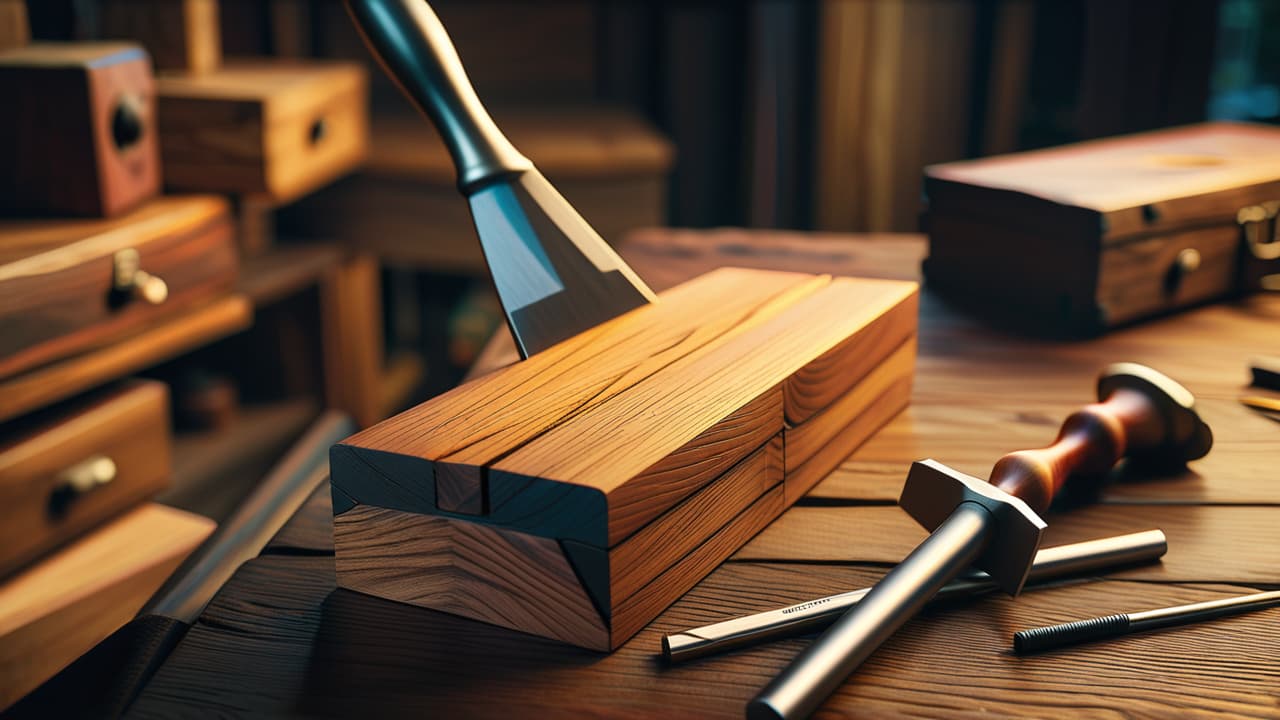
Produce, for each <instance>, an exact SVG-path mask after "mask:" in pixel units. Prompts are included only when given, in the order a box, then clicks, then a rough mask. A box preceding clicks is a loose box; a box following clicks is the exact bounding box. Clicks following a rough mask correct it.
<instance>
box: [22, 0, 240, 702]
mask: <svg viewBox="0 0 1280 720" xmlns="http://www.w3.org/2000/svg"><path fill="white" fill-rule="evenodd" d="M4 19H5V20H6V21H7V20H9V19H11V18H10V17H6V18H4ZM20 40H21V38H19V41H20ZM0 93H3V94H4V96H5V97H8V98H10V99H12V100H13V102H12V103H11V105H12V110H11V111H10V112H6V113H4V114H3V117H0V136H2V137H0V165H3V166H4V167H5V169H6V174H5V175H4V176H3V177H2V179H0V183H3V187H0V210H2V211H3V214H4V215H7V216H8V217H6V218H4V219H0V422H3V432H0V515H3V518H0V520H2V522H0V526H2V527H3V528H5V530H4V532H3V533H0V535H3V537H0V580H2V582H0V677H4V678H5V682H4V683H3V684H0V709H3V708H4V707H5V706H7V705H9V704H10V703H11V702H13V701H14V700H16V699H17V698H19V697H21V695H22V694H23V693H25V692H26V691H28V690H30V689H31V688H33V687H35V686H36V685H37V684H39V683H40V682H41V681H43V680H44V679H45V678H47V677H48V676H50V675H52V674H53V673H54V672H56V671H57V670H59V669H60V668H61V667H62V666H63V665H65V664H66V663H68V662H70V661H71V660H73V659H74V658H75V657H76V656H78V655H79V654H80V653H82V652H83V651H84V650H86V649H88V648H89V647H91V646H92V645H93V644H94V643H96V642H97V641H98V640H100V639H102V638H103V637H105V636H106V635H107V634H108V633H110V632H111V631H112V630H114V629H115V628H116V627H117V626H119V625H120V624H121V623H123V622H124V621H125V620H127V619H128V618H129V617H131V616H132V614H133V613H134V612H136V610H137V609H138V607H139V606H141V604H142V603H143V602H144V601H145V600H146V598H147V597H148V596H149V595H150V594H151V593H152V592H153V591H154V590H155V588H156V587H157V586H158V585H159V583H160V582H161V581H162V580H163V579H164V577H165V576H166V575H167V574H168V573H169V572H170V571H172V569H173V568H174V567H176V565H177V564H178V563H179V562H181V560H182V559H183V557H185V556H186V554H187V553H188V552H190V551H191V550H192V549H193V548H194V547H195V546H196V545H197V544H199V542H200V541H201V540H203V539H204V537H205V536H206V535H208V533H209V532H210V531H211V529H212V525H213V524H212V522H211V521H209V520H206V519H204V518H200V517H197V516H194V515H191V514H188V513H184V512H181V511H177V510H170V509H167V508H161V507H160V506H158V505H154V504H149V503H146V500H147V499H148V498H150V497H152V496H153V495H155V494H156V493H157V492H159V491H161V490H162V489H163V488H165V487H166V486H167V485H168V483H169V480H170V471H171V435H170V430H169V393H168V389H167V387H166V386H165V385H163V384H162V383H158V382H155V381H138V380H134V381H125V382H122V383H117V384H114V385H112V384H109V383H111V382H112V381H115V380H117V379H118V378H119V377H121V376H122V375H125V374H128V373H130V372H133V371H135V370H138V369H141V368H143V367H145V366H147V365H148V364H153V363H155V362H158V361H159V360H162V359H164V358H166V357H169V356H171V355H173V354H177V353H179V352H181V351H183V350H186V349H190V348H191V347H192V346H193V345H195V344H197V343H199V342H203V341H207V340H208V339H209V338H210V337H214V336H217V335H219V334H225V333H227V332H230V331H232V330H235V329H238V328H241V327H243V326H244V325H245V324H246V323H247V322H248V308H247V305H246V304H245V303H243V302H242V301H237V300H236V299H235V298H233V297H230V296H229V295H228V293H229V291H230V289H231V287H232V285H233V283H234V282H235V277H236V248H235V244H234V240H233V237H232V233H231V223H230V213H229V209H228V206H227V203H226V202H225V201H224V200H222V199H221V198H216V197H208V196H187V197H156V195H157V193H158V192H159V189H160V183H161V177H160V176H161V169H160V163H159V155H158V136H157V133H156V123H155V102H154V94H155V91H154V84H153V79H152V74H151V68H150V60H149V58H148V56H147V54H146V53H145V52H144V51H143V50H142V48H140V47H138V46H137V45H133V44H128V43H36V44H30V45H25V44H23V45H20V46H19V47H13V48H10V49H7V50H2V51H0ZM68 216H72V217H68ZM104 386H105V387H104ZM86 391H90V392H89V393H88V394H85V395H81V393H85V392H86ZM144 538H145V541H143V539H144Z"/></svg>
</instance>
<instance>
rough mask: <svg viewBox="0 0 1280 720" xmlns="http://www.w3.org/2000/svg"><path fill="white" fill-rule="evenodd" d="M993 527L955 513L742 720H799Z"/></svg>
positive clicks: (975, 509)
mask: <svg viewBox="0 0 1280 720" xmlns="http://www.w3.org/2000/svg"><path fill="white" fill-rule="evenodd" d="M994 524H995V518H994V517H993V516H992V515H991V513H990V511H988V510H987V509H986V508H984V507H982V506H981V505H978V504H977V503H974V502H962V503H960V504H959V505H957V506H956V509H955V510H954V511H953V512H952V513H951V515H950V516H949V517H948V518H947V520H946V521H944V522H943V523H942V525H940V526H939V527H938V529H937V530H934V532H933V534H932V535H930V536H929V538H928V539H927V540H925V541H924V542H923V543H921V544H920V546H919V547H917V548H916V549H915V550H913V551H912V552H911V554H910V555H908V556H907V558H906V559H905V560H903V561H902V563H901V564H899V565H898V566H897V567H895V568H894V569H893V570H890V571H889V573H888V574H887V575H885V576H884V579H882V580H881V581H880V582H879V583H877V584H876V586H875V587H874V588H872V589H871V591H870V592H868V593H867V594H866V597H864V598H862V601H861V602H859V603H858V604H857V605H855V606H854V607H853V608H852V609H851V610H849V611H848V612H847V613H845V614H844V616H843V617H841V618H840V619H839V620H837V621H836V622H835V624H833V625H832V626H831V627H830V628H829V629H828V630H827V631H826V632H825V633H823V634H822V636H821V637H819V638H818V639H817V640H816V641H814V643H813V644H812V645H810V646H809V647H808V648H806V649H805V651H804V652H802V653H800V655H799V657H797V658H796V659H795V661H794V662H792V663H791V665H789V666H788V667H787V668H786V669H785V670H783V671H782V674H780V675H778V677H776V678H774V679H773V681H772V682H770V683H769V684H768V685H767V686H765V688H764V690H761V691H760V694H759V695H757V696H756V697H755V698H754V699H753V700H752V701H751V702H750V703H749V704H748V705H747V718H748V720H758V719H760V720H763V719H765V718H802V717H807V716H808V715H809V714H810V713H812V712H813V711H814V710H815V709H817V707H818V706H819V705H821V704H822V702H823V701H824V700H825V699H826V698H827V696H828V695H830V694H831V693H832V692H833V691H834V690H835V689H836V688H837V687H839V686H840V684H841V683H843V682H844V681H845V679H846V678H848V677H849V675H850V674H851V673H852V672H853V671H854V670H855V669H857V667H858V666H859V665H861V664H862V662H863V661H864V660H866V659H867V658H868V657H870V655H871V653H873V652H875V650H876V648H878V647H879V646H880V645H881V643H883V642H884V641H885V640H886V639H888V637H889V636H890V635H892V634H893V633H894V632H895V631H896V630H897V629H898V628H899V627H901V626H902V624H903V623H905V622H906V621H907V620H909V619H911V618H912V617H914V616H915V615H916V613H918V612H920V609H921V608H922V607H923V606H924V604H925V603H927V602H928V601H929V600H930V599H931V598H932V597H933V596H934V595H935V594H937V592H938V590H939V589H940V588H941V587H942V586H943V585H945V584H946V583H947V581H948V580H950V579H951V578H953V577H955V576H956V575H957V574H959V573H960V572H961V571H962V570H964V568H966V567H968V566H969V565H970V564H972V563H973V560H974V558H976V557H977V556H978V555H979V554H980V553H981V552H982V551H983V549H984V548H985V546H986V544H987V542H988V540H989V537H990V531H991V528H992V526H993V525H994Z"/></svg>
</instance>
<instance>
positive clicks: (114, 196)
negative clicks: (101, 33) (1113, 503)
mask: <svg viewBox="0 0 1280 720" xmlns="http://www.w3.org/2000/svg"><path fill="white" fill-rule="evenodd" d="M154 93H155V91H154V86H153V81H152V77H151V62H150V60H149V59H148V57H147V54H146V53H145V52H144V51H143V50H142V48H140V47H138V46H137V45H130V44H127V43H33V44H31V45H27V46H25V47H20V48H14V49H11V50H6V51H2V52H0V97H3V98H6V102H5V103H4V106H5V111H4V112H0V168H4V171H3V172H2V173H0V211H3V212H5V213H7V214H22V215H31V214H57V215H82V216H84V215H88V216H113V215H117V214H119V213H121V212H124V211H126V210H128V209H130V208H132V207H134V206H136V205H137V204H138V203H140V202H142V201H143V200H146V199H147V198H149V197H151V196H153V195H155V194H156V193H157V192H159V190H160V163H159V157H158V152H157V148H158V144H157V141H156V132H155V98H154Z"/></svg>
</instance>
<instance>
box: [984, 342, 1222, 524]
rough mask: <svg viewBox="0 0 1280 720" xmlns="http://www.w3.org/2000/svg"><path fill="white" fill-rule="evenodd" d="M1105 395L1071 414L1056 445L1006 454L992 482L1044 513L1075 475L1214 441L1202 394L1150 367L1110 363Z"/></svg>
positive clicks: (1195, 451)
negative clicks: (1199, 408)
mask: <svg viewBox="0 0 1280 720" xmlns="http://www.w3.org/2000/svg"><path fill="white" fill-rule="evenodd" d="M1098 400H1099V402H1097V403H1094V404H1092V405H1086V406H1085V407H1083V408H1081V409H1079V410H1077V411H1076V412H1074V413H1072V414H1071V416H1070V417H1068V418H1067V419H1066V421H1065V422H1064V423H1063V424H1062V429H1061V430H1060V431H1059V432H1058V439H1057V440H1055V441H1054V443H1053V444H1052V445H1050V446H1048V447H1044V448H1040V449H1037V450H1019V451H1017V452H1012V453H1009V454H1008V455H1005V456H1004V457H1002V458H1000V460H999V461H997V462H996V465H995V467H994V468H993V469H992V471H991V484H992V485H995V486H996V487H998V488H1000V489H1001V490H1004V491H1005V492H1007V493H1009V494H1011V495H1015V496H1017V497H1019V498H1022V499H1023V500H1024V501H1025V502H1026V503H1027V505H1029V506H1030V507H1031V509H1032V510H1035V511H1036V512H1037V513H1044V512H1045V511H1046V510H1048V508H1049V503H1050V502H1052V500H1053V497H1054V495H1056V494H1057V493H1058V490H1059V489H1061V488H1062V485H1063V484H1064V483H1065V482H1066V480H1067V478H1069V477H1072V476H1079V477H1097V476H1099V475H1102V474H1104V473H1106V472H1108V471H1109V470H1110V469H1111V468H1112V467H1113V466H1114V465H1115V464H1116V463H1117V462H1118V461H1119V460H1120V459H1121V458H1124V457H1134V456H1146V457H1154V458H1157V459H1160V460H1171V461H1176V462H1186V461H1188V460H1195V459H1196V458H1200V457H1203V456H1204V455H1205V453H1207V452H1209V448H1210V447H1211V446H1212V444H1213V436H1212V434H1211V433H1210V432H1209V426H1208V425H1206V424H1205V423H1204V421H1203V420H1201V419H1200V416H1199V415H1198V414H1197V413H1196V410H1195V397H1194V396H1193V395H1192V394H1191V393H1190V392H1188V391H1187V389H1186V388H1184V387H1182V386H1181V385H1179V384H1178V383H1176V382H1174V381H1173V380H1171V379H1169V378H1168V377H1166V376H1164V375H1162V374H1161V373H1159V372H1156V371H1155V370H1152V369H1151V368H1149V367H1146V366H1144V365H1138V364H1135V363H1117V364H1115V365H1111V366H1109V367H1108V368H1106V370H1104V371H1103V373H1102V375H1101V376H1099V378H1098Z"/></svg>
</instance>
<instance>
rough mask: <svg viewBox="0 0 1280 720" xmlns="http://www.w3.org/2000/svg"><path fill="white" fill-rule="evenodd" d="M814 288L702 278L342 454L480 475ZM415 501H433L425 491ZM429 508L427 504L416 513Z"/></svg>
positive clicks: (803, 279) (359, 440)
mask: <svg viewBox="0 0 1280 720" xmlns="http://www.w3.org/2000/svg"><path fill="white" fill-rule="evenodd" d="M822 282H823V281H822V280H815V279H813V278H810V277H807V276H800V275H786V274H773V275H770V274H760V275H750V276H747V275H739V274H735V273H718V274H715V275H711V276H707V277H706V278H703V279H701V280H700V281H699V282H697V283H690V284H688V285H685V286H683V287H680V288H676V289H673V290H672V292H671V294H668V295H664V297H663V302H661V303H657V304H655V305H652V306H649V307H646V308H644V309H643V312H633V313H629V314H627V315H624V316H622V317H621V318H619V319H618V320H616V321H614V322H611V323H609V324H607V325H605V326H602V327H599V328H595V329H593V330H590V331H587V332H585V333H582V334H580V335H578V336H576V337H574V338H571V339H569V340H567V341H565V342H563V343H560V344H559V345H556V346H554V347H552V348H550V349H548V350H547V351H546V352H543V353H539V354H538V355H535V356H533V357H532V358H529V359H528V360H525V361H523V362H521V363H519V364H516V365H513V366H511V367H510V368H508V371H507V372H504V373H502V374H494V375H490V376H487V377H483V378H480V379H478V380H476V381H475V382H473V383H470V384H468V385H466V386H464V387H462V388H458V389H455V390H453V391H450V392H448V393H445V394H444V395H442V396H440V397H439V398H437V399H435V400H433V401H432V402H431V403H429V404H426V405H423V406H419V407H418V408H415V409H413V410H410V411H407V412H404V413H401V414H399V415H397V416H395V417H392V418H390V419H388V420H386V421H384V422H382V423H380V424H379V425H378V427H377V428H375V429H371V430H366V431H364V432H362V433H357V434H356V435H354V436H352V437H351V438H348V439H347V440H346V441H344V443H343V446H344V447H351V448H359V449H365V450H374V451H380V452H394V453H397V454H399V455H406V456H414V457H418V458H422V459H424V460H441V461H444V462H455V463H456V462H458V461H463V462H461V463H458V464H464V465H467V466H471V467H478V466H483V465H484V464H485V463H487V462H490V461H492V460H494V459H496V458H498V457H501V455H502V454H503V453H506V452H510V451H511V450H512V449H513V448H516V447H519V446H521V445H522V444H524V443H526V442H528V441H529V440H530V439H532V438H533V437H536V436H537V435H538V434H539V433H540V432H542V431H543V430H544V429H546V428H547V427H550V426H552V425H555V424H557V423H559V422H562V421H563V420H564V419H565V418H567V417H569V416H570V415H571V414H573V413H576V412H579V411H581V410H582V409H584V408H589V407H592V406H593V405H595V404H598V403H602V402H605V401H607V400H609V399H610V398H611V397H613V396H614V395H616V394H618V393H619V392H621V391H622V390H623V389H625V388H626V387H629V386H630V385H633V384H635V383H636V382H638V381H639V380H640V379H642V378H643V377H645V376H647V375H649V374H651V373H653V372H655V371H656V370H658V369H659V368H662V367H664V366H666V365H668V364H670V363H671V362H672V361H674V360H676V359H678V358H680V357H681V356H682V355H683V354H684V353H686V352H688V351H689V350H691V349H695V348H698V347H702V346H704V345H706V344H707V343H709V342H711V341H713V340H716V339H718V338H721V337H723V336H725V335H727V334H732V333H736V332H741V331H742V329H743V327H744V325H745V326H747V327H749V326H750V324H752V323H758V322H760V321H762V320H763V319H765V318H768V317H770V316H771V315H772V314H774V313H776V312H778V311H779V310H780V309H781V308H782V307H785V305H786V302H787V300H788V299H789V298H791V297H793V296H797V295H800V294H805V293H809V292H812V291H813V290H815V289H816V288H817V287H818V286H820V285H821V284H822ZM717 301H719V302H718V303H717ZM688 307H703V308H714V314H711V315H710V316H709V317H703V318H699V317H694V316H691V315H690V314H689V313H688V312H687V311H686V310H685V308H688ZM478 398H488V399H494V398H501V403H500V404H497V405H495V404H493V402H492V400H490V403H489V404H485V405H481V404H479V403H477V402H476V399H478ZM535 407H536V408H538V414H537V415H536V416H535V417H528V418H525V419H524V420H523V421H522V422H518V423H512V422H510V419H511V418H510V416H509V413H512V412H529V411H531V409H532V408H535ZM770 434H772V433H770ZM472 476H473V477H474V474H473V475H472ZM424 480H427V481H429V480H430V476H426V477H424ZM335 482H336V483H337V484H338V485H339V486H342V487H343V489H344V490H345V491H346V492H348V493H349V494H352V495H353V496H354V497H357V498H358V497H359V496H360V488H357V487H347V486H345V485H344V482H345V480H344V478H342V477H341V476H339V477H337V478H336V480H335ZM420 492H422V493H424V494H425V496H426V497H432V498H434V495H433V493H434V488H433V487H430V486H428V487H426V488H422V489H421V490H420ZM433 506H434V500H433V501H432V505H431V506H428V507H424V508H422V509H421V510H420V511H422V512H427V511H430V509H431V507H433ZM406 509H414V508H406Z"/></svg>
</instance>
